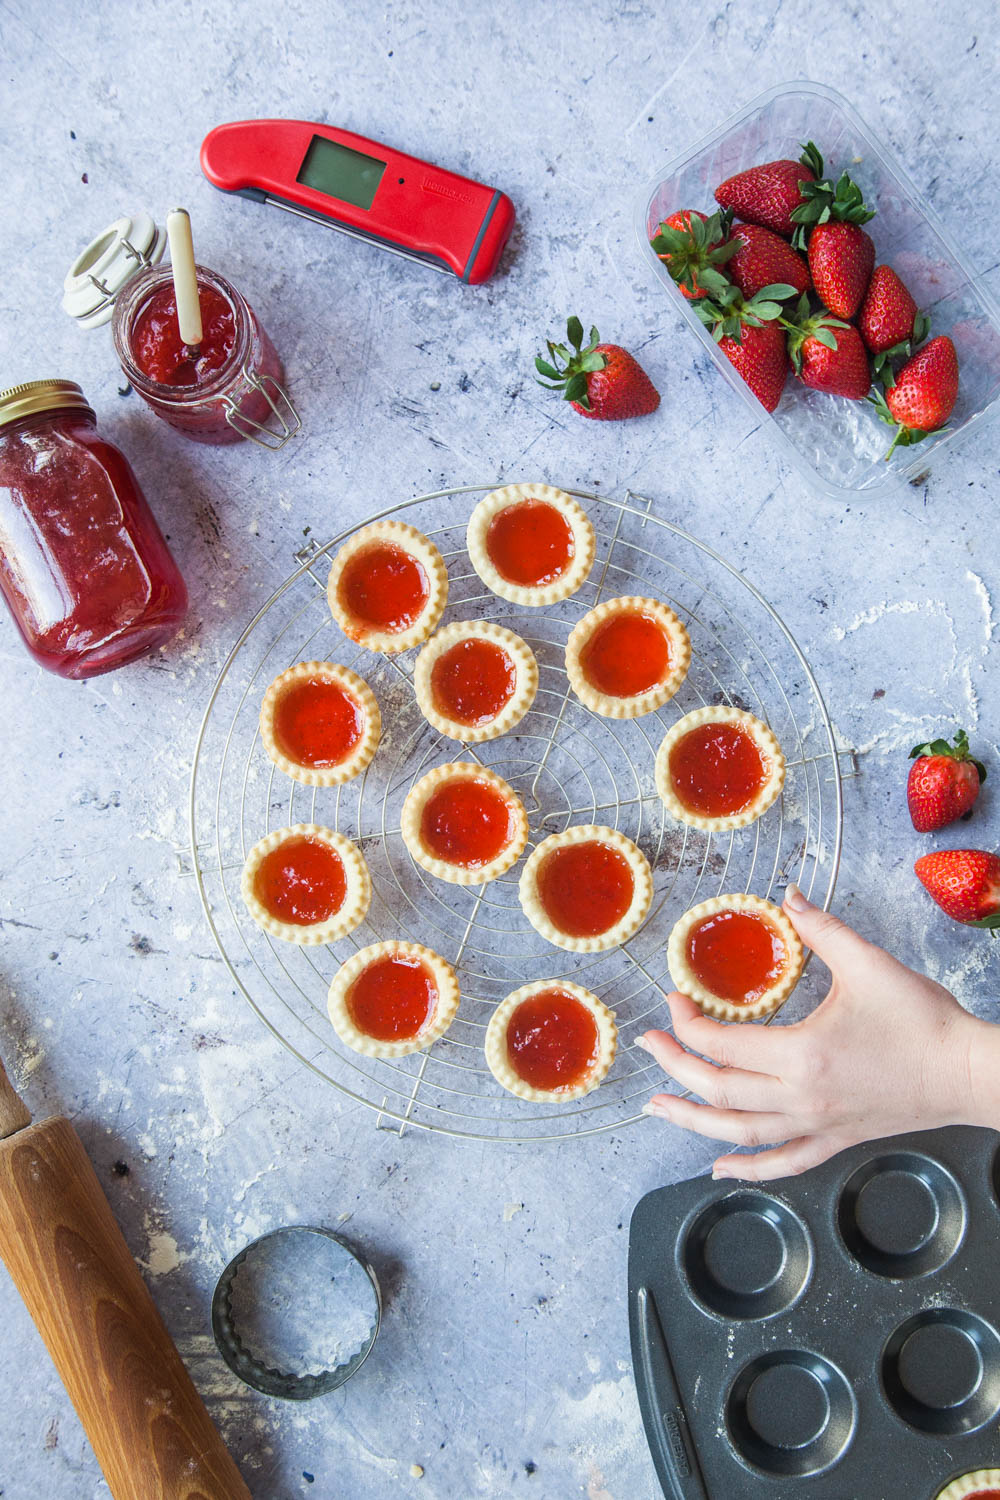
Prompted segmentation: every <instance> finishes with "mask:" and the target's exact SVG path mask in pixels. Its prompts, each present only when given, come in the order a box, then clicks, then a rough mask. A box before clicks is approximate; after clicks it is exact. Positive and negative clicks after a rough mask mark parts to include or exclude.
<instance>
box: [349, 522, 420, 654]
mask: <svg viewBox="0 0 1000 1500" xmlns="http://www.w3.org/2000/svg"><path fill="white" fill-rule="evenodd" d="M326 597H327V600H328V602H329V605H330V612H331V614H332V615H333V618H334V619H335V620H336V622H337V624H338V625H339V626H340V628H341V630H343V632H344V634H345V635H348V636H350V638H351V640H352V641H357V643H358V644H359V645H360V646H367V647H368V649H369V650H370V651H384V652H387V653H389V654H394V653H396V652H398V651H408V650H409V649H410V647H411V646H419V645H420V643H421V642H422V641H425V640H426V639H427V637H428V636H429V635H430V633H431V631H432V630H433V629H434V627H435V625H436V624H437V622H438V620H439V619H440V618H441V613H442V611H443V609H444V607H445V604H446V603H447V600H448V570H447V568H446V567H445V565H444V559H443V557H442V556H441V554H440V552H439V551H438V549H437V548H436V547H435V545H434V543H433V542H432V541H430V540H429V539H428V538H427V537H425V536H424V534H423V532H422V531H418V530H417V529H416V527H415V526H410V525H408V524H407V523H406V522H405V521H373V522H372V524H371V525H370V526H362V528H361V530H360V531H356V532H355V533H354V535H353V536H352V537H351V538H350V539H349V540H348V541H346V542H345V543H344V545H343V546H342V547H341V549H340V551H339V552H338V553H337V555H336V557H335V558H334V559H333V563H332V564H331V567H330V576H329V579H328V580H327V586H326Z"/></svg>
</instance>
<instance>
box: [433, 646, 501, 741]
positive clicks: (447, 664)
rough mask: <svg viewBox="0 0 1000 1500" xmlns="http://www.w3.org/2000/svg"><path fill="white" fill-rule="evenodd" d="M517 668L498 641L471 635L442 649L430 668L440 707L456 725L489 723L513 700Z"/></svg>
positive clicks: (470, 725) (473, 726)
mask: <svg viewBox="0 0 1000 1500" xmlns="http://www.w3.org/2000/svg"><path fill="white" fill-rule="evenodd" d="M516 684H517V669H516V668H515V666H514V663H513V662H512V661H511V659H510V657H509V656H508V655H507V652H506V651H505V650H504V649H503V647H502V646H498V645H497V644H496V642H495V641H484V640H481V639H480V638H479V637H477V636H471V637H470V638H469V639H468V640H465V641H456V642H455V644H454V646H449V647H448V650H447V651H442V653H441V655H440V656H439V657H438V659H437V661H436V662H435V663H434V665H433V667H432V668H431V692H432V694H433V696H434V701H435V703H436V704H437V707H438V709H439V710H440V712H441V713H442V714H444V715H445V716H446V717H447V718H449V719H452V720H454V722H455V723H456V724H466V725H468V726H469V727H470V728H475V727H477V726H478V725H480V724H489V723H490V722H491V721H492V720H493V719H495V718H496V716H497V714H498V713H499V712H500V710H501V709H502V708H504V707H506V705H507V704H508V703H509V702H510V699H511V697H512V695H513V692H514V688H515V686H516Z"/></svg>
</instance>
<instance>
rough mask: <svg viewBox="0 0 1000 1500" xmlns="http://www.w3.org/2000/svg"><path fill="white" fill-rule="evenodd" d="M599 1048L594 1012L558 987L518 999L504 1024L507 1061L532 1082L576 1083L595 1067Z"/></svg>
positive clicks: (557, 1088) (559, 1086) (552, 1087)
mask: <svg viewBox="0 0 1000 1500" xmlns="http://www.w3.org/2000/svg"><path fill="white" fill-rule="evenodd" d="M599 1051H600V1037H599V1035H598V1031H597V1022H596V1021H595V1020H594V1017H593V1015H592V1014H591V1012H590V1011H589V1010H588V1009H587V1007H586V1006H585V1005H583V1004H582V1003H581V1002H580V1001H579V1000H578V999H577V998H576V996H575V995H570V994H567V992H566V991H565V990H561V989H559V988H557V987H553V988H552V989H550V990H540V991H539V993H538V994H537V995H531V996H529V997H528V999H526V1000H522V1001H521V1003H520V1005H519V1006H518V1007H517V1009H516V1010H514V1011H513V1013H512V1014H511V1018H510V1021H509V1022H508V1024H507V1057H508V1059H509V1061H510V1065H511V1067H512V1068H513V1069H514V1072H515V1073H516V1074H517V1075H518V1077H519V1078H522V1079H523V1080H524V1082H525V1083H527V1084H530V1086H531V1087H532V1088H536V1089H547V1090H549V1091H550V1092H562V1091H563V1090H566V1089H572V1088H576V1087H577V1086H578V1085H579V1084H581V1083H583V1082H585V1080H586V1079H587V1077H588V1076H589V1074H590V1073H591V1072H592V1071H593V1069H594V1065H595V1063H596V1062H597V1058H598V1053H599Z"/></svg>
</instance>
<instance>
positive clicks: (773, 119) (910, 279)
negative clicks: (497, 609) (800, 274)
mask: <svg viewBox="0 0 1000 1500" xmlns="http://www.w3.org/2000/svg"><path fill="white" fill-rule="evenodd" d="M809 140H812V141H815V142H816V144H817V146H818V147H819V149H820V151H821V152H822V153H823V156H824V158H825V161H826V169H827V171H828V172H829V173H830V175H831V176H838V175H839V174H840V173H841V172H842V171H843V170H844V169H845V168H847V169H848V170H849V171H850V173H851V175H852V176H853V177H854V178H855V180H856V181H857V183H858V184H859V186H860V187H861V188H862V190H863V192H864V195H865V200H866V202H868V203H870V204H871V206H872V207H873V208H876V209H877V210H878V212H877V215H876V217H875V218H874V219H872V221H871V223H870V224H868V225H867V226H866V227H867V229H868V232H869V233H870V234H871V236H872V238H873V239H874V241H875V251H876V264H878V265H882V264H888V265H890V266H892V268H893V269H894V270H895V271H897V272H898V273H899V275H900V276H901V277H902V278H903V280H904V281H905V282H906V284H907V286H908V287H909V289H910V291H911V292H912V293H913V296H914V297H915V298H916V301H917V305H918V307H920V308H921V309H922V310H923V311H925V312H927V313H929V314H930V318H931V333H930V336H931V337H932V338H933V337H935V336H936V335H938V334H942V333H946V334H948V336H949V337H950V338H951V339H952V340H953V341H954V344H955V348H956V351H957V353H958V365H959V390H958V401H957V402H956V405H955V410H954V412H953V414H952V417H951V420H950V422H949V424H948V427H947V429H946V430H945V431H943V432H942V433H941V435H940V436H939V437H928V438H925V439H924V441H923V442H922V443H918V444H916V445H915V446H914V447H910V448H904V449H899V448H897V449H896V452H895V453H894V454H893V456H892V458H891V459H890V460H889V462H888V463H886V462H884V457H885V453H886V450H887V449H888V447H889V444H890V443H891V441H892V429H891V428H890V427H887V426H886V424H885V423H884V422H881V421H880V420H879V418H878V417H877V416H876V414H875V410H874V408H873V407H872V406H870V405H869V404H868V402H866V401H848V400H845V399H844V398H843V397H839V396H829V395H825V394H823V393H822V392H820V391H813V390H810V389H809V388H808V387H807V386H804V385H802V384H801V382H799V381H797V380H795V379H793V378H792V377H789V380H788V384H787V385H786V387H785V392H784V394H783V396H782V398H781V403H780V405H779V406H778V408H777V410H776V411H775V412H774V413H773V414H768V413H767V412H765V410H764V408H763V407H762V406H761V404H760V402H759V401H758V400H757V398H756V396H754V395H753V394H752V392H751V391H750V389H749V388H748V387H747V386H746V385H745V384H744V383H743V381H742V380H741V379H740V377H739V375H737V373H736V371H735V369H734V368H733V366H732V365H731V364H730V363H729V361H728V359H727V358H726V357H725V355H724V354H723V353H721V351H720V350H719V349H718V347H717V346H716V344H715V343H714V341H713V339H712V337H711V334H710V333H709V331H708V329H707V328H706V327H705V326H704V324H703V323H701V322H700V321H699V319H698V318H697V317H696V316H695V314H694V312H693V311H692V310H691V304H690V303H689V302H687V301H686V300H685V299H684V297H682V296H681V293H680V291H679V289H678V288H677V287H676V285H675V284H674V282H673V281H672V280H671V277H670V273H669V271H668V270H667V268H666V266H664V265H663V263H662V262H661V261H660V260H659V259H658V258H657V257H656V255H655V254H654V252H653V250H652V249H651V248H650V244H649V240H650V237H651V236H652V235H655V233H656V230H657V226H658V225H659V224H660V222H661V221H662V220H663V219H665V218H666V217H667V215H668V214H671V213H674V212H675V211H676V210H677V209H682V208H697V209H701V210H702V211H703V212H705V213H711V212H712V211H713V209H714V208H715V206H716V204H715V198H714V192H715V189H716V187H717V186H718V185H719V183H720V182H724V181H725V179H726V178H727V177H731V176H732V175H733V174H734V173H735V172H742V171H744V170H745V169H746V168H747V167H752V166H755V165H757V164H758V163H759V162H766V161H774V160H777V159H779V158H781V157H791V158H793V159H797V158H798V156H799V153H800V150H801V144H802V143H804V142H805V141H809ZM981 206H982V209H983V210H984V211H986V209H987V208H988V201H987V200H986V199H984V201H983V203H982V205H981ZM636 233H637V235H638V237H639V242H640V245H641V247H642V254H643V257H644V259H645V260H646V261H647V263H648V264H650V265H651V266H652V267H653V269H654V272H655V274H656V275H657V276H658V277H659V279H660V280H661V281H662V282H663V284H664V286H666V287H668V288H669V296H670V297H671V299H672V301H673V304H674V306H675V307H676V309H677V311H678V312H679V313H680V314H681V316H682V317H683V318H684V319H685V320H686V321H687V322H688V323H689V324H690V326H691V328H692V329H693V330H694V333H695V336H696V337H697V338H698V339H700V341H701V342H702V344H703V345H704V346H705V348H706V349H707V350H709V352H710V353H711V356H712V358H713V359H714V361H715V363H716V364H717V365H718V367H719V369H720V371H721V372H722V375H723V377H724V378H725V379H726V380H727V381H728V382H729V384H730V385H731V386H732V387H733V389H734V390H736V391H739V393H740V395H741V396H742V397H743V399H744V400H745V401H746V402H748V403H749V405H750V407H751V408H752V410H753V411H754V413H755V415H756V416H757V417H758V418H759V419H761V420H763V421H764V422H766V423H767V424H769V425H770V427H771V428H772V430H773V432H774V438H775V441H776V442H777V443H778V445H779V447H780V448H781V450H782V451H783V452H784V453H785V454H786V456H787V457H788V458H789V460H790V461H791V462H792V463H793V464H794V466H795V467H796V468H797V469H798V470H800V472H801V473H802V474H803V475H805V477H806V478H807V479H808V480H809V481H810V483H812V484H814V485H815V486H816V487H817V488H818V489H819V490H820V491H822V493H824V494H825V495H828V496H830V497H831V498H835V499H844V498H847V497H850V496H856V495H858V494H864V495H866V496H868V495H876V494H885V493H886V492H887V491H891V490H894V489H896V488H897V487H898V486H899V485H901V484H902V483H905V482H907V481H909V480H912V479H914V478H915V477H916V476H917V475H918V474H923V473H924V472H925V471H926V470H927V468H928V467H929V460H930V459H931V457H932V455H935V454H937V453H940V452H942V451H943V450H944V449H945V448H946V447H954V446H955V445H956V444H957V443H959V442H961V441H964V440H965V438H966V437H967V436H968V435H969V434H970V433H971V432H973V431H978V430H981V429H982V428H983V427H984V426H985V425H986V424H987V423H988V422H989V421H990V419H991V417H992V416H994V415H995V414H996V411H997V408H998V404H1000V403H998V397H1000V306H998V305H997V303H996V301H995V299H994V298H993V297H992V296H991V295H990V293H989V292H988V291H987V290H986V289H985V287H983V286H982V284H981V282H980V281H979V280H978V279H977V278H976V276H975V274H974V273H973V271H972V270H971V268H970V267H969V265H968V264H967V263H966V261H965V259H964V258H963V256H962V254H961V252H960V251H959V250H958V249H956V247H955V246H954V244H953V243H952V241H951V239H950V238H949V236H948V234H947V232H946V230H945V229H944V227H943V225H942V224H941V222H940V221H939V219H938V217H937V215H936V214H935V213H934V211H933V210H932V209H930V208H928V207H927V206H926V204H925V203H924V202H923V201H922V200H921V195H920V193H919V192H918V191H917V189H916V187H915V186H914V185H913V183H911V182H910V180H909V178H908V177H907V176H906V174H905V173H904V172H903V171H902V170H901V169H900V168H899V167H898V166H897V165H896V164H895V162H894V161H893V160H892V159H891V157H890V156H889V154H888V152H887V151H886V150H885V147H884V146H882V145H881V143H880V142H879V141H878V140H877V139H876V138H875V136H873V135H872V133H871V131H870V130H869V129H868V127H867V126H866V125H865V124H864V123H863V122H862V121H861V120H860V119H859V118H858V116H857V114H856V113H855V111H854V110H853V109H852V108H851V106H850V105H849V104H848V102H847V100H846V99H844V98H843V97H842V96H841V95H840V94H838V93H837V92H836V91H835V90H834V89H830V88H827V87H826V86H825V85H824V84H820V83H808V82H803V83H787V84H780V85H779V86H778V87H777V88H773V89H770V90H769V91H768V92H767V93H766V94H761V95H760V96H759V98H757V99H754V100H752V101H751V103H749V104H748V105H747V106H746V107H745V108H744V109H741V110H740V112H739V113H738V114H736V115H733V117H732V118H731V119H729V120H727V121H726V122H725V124H724V125H721V126H720V127H719V129H718V130H716V131H714V132H713V133H712V134H711V135H710V136H708V137H706V139H705V140H702V141H699V142H698V144H697V145H695V146H692V147H691V149H690V150H689V151H686V152H685V153H684V154H683V155H682V156H679V157H677V158H676V159H675V160H674V161H672V162H670V163H668V165H667V166H666V167H664V168H663V170H662V171H661V172H659V173H658V174H657V176H656V177H655V179H654V180H653V182H652V183H650V185H649V187H648V188H647V189H646V191H645V192H644V193H643V195H642V198H641V199H640V201H639V203H638V204H637V208H636Z"/></svg>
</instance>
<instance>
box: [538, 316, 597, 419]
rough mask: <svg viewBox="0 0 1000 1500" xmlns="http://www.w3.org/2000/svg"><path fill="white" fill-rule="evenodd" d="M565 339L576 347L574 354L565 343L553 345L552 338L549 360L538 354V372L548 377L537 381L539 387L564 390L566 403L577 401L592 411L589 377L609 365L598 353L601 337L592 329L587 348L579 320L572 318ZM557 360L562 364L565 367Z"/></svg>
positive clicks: (568, 320) (548, 340)
mask: <svg viewBox="0 0 1000 1500" xmlns="http://www.w3.org/2000/svg"><path fill="white" fill-rule="evenodd" d="M566 337H567V338H568V339H569V341H570V343H571V344H572V346H573V349H572V352H571V351H570V350H569V349H568V348H567V347H566V345H565V344H554V343H553V342H552V340H551V339H546V341H545V345H546V348H547V349H548V351H549V357H548V359H547V360H546V359H543V358H542V356H541V355H540V354H536V355H535V369H536V370H537V371H538V373H539V375H544V376H545V377H546V379H545V380H538V381H537V384H538V385H540V386H544V388H545V389H546V390H547V391H562V393H563V399H564V400H566V401H575V402H576V403H577V404H578V405H579V406H582V407H583V409H584V411H590V410H591V405H590V397H589V396H588V395H587V376H588V375H591V374H593V373H594V372H595V371H597V370H603V369H604V367H605V366H606V365H607V360H606V359H605V357H604V355H603V354H600V353H598V350H597V345H598V344H599V343H600V334H599V333H598V332H597V329H596V328H591V330H590V339H589V341H588V343H587V345H586V347H584V344H583V324H582V323H581V322H580V319H579V318H576V317H572V318H568V319H567V321H566ZM557 361H562V368H560V367H559V365H558V364H557ZM536 379H537V377H536Z"/></svg>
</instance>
